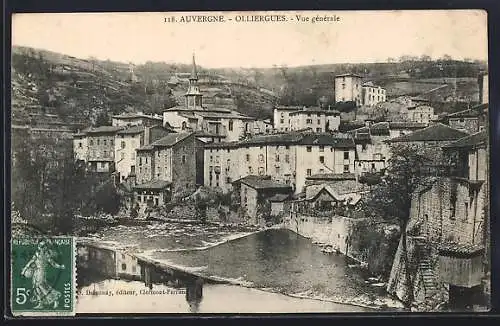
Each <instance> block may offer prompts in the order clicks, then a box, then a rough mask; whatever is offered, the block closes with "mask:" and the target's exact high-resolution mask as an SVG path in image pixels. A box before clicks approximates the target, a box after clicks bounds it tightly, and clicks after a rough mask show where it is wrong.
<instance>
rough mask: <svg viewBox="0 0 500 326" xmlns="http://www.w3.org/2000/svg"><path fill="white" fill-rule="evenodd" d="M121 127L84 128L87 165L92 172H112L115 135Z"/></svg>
mask: <svg viewBox="0 0 500 326" xmlns="http://www.w3.org/2000/svg"><path fill="white" fill-rule="evenodd" d="M121 129H122V127H116V126H101V127H97V128H88V129H86V130H84V132H85V134H86V135H87V144H88V151H87V159H86V162H88V167H89V170H90V171H93V172H114V170H115V166H114V165H115V164H114V161H115V145H114V143H115V136H116V133H117V132H118V131H119V130H121Z"/></svg>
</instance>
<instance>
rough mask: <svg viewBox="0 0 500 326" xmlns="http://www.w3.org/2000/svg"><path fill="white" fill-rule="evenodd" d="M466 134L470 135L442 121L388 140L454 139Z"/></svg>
mask: <svg viewBox="0 0 500 326" xmlns="http://www.w3.org/2000/svg"><path fill="white" fill-rule="evenodd" d="M466 136H468V134H467V133H465V132H462V131H460V130H457V129H453V128H451V127H449V126H447V125H444V124H442V123H436V124H434V125H432V126H429V127H427V128H424V129H422V130H417V131H415V132H412V133H410V134H407V135H403V136H400V137H396V138H393V139H388V140H386V142H422V141H453V140H457V139H460V138H463V137H466Z"/></svg>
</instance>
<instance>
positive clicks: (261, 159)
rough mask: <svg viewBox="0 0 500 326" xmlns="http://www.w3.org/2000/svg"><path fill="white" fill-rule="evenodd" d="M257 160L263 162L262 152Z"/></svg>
mask: <svg viewBox="0 0 500 326" xmlns="http://www.w3.org/2000/svg"><path fill="white" fill-rule="evenodd" d="M259 162H260V163H264V154H259Z"/></svg>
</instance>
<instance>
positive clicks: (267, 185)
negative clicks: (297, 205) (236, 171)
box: [233, 175, 293, 225]
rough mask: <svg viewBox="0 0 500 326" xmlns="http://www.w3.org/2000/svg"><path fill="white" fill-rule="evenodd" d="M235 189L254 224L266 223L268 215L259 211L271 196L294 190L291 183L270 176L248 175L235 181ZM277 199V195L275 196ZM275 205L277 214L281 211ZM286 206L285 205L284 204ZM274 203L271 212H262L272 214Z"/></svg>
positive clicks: (285, 193)
mask: <svg viewBox="0 0 500 326" xmlns="http://www.w3.org/2000/svg"><path fill="white" fill-rule="evenodd" d="M233 184H234V186H235V190H236V191H237V192H238V193H239V194H240V205H241V207H242V209H244V210H245V213H246V215H247V217H248V218H250V223H252V224H257V225H259V224H264V223H265V222H266V221H265V218H266V217H267V216H262V215H261V212H259V210H260V208H262V207H263V206H264V205H265V204H266V201H269V199H270V198H273V196H276V195H277V194H280V195H291V194H292V192H293V190H292V187H291V186H290V185H286V184H282V183H278V182H276V181H273V180H272V179H271V177H270V176H258V175H247V176H246V177H244V178H241V179H239V180H236V181H234V182H233ZM274 199H276V197H274ZM277 206H278V205H275V209H274V213H275V214H276V215H277V214H279V213H280V211H279V210H278V209H277V208H278V207H277ZM283 207H284V206H283ZM271 212H272V205H271V207H270V211H269V212H263V213H262V214H269V216H270V215H271Z"/></svg>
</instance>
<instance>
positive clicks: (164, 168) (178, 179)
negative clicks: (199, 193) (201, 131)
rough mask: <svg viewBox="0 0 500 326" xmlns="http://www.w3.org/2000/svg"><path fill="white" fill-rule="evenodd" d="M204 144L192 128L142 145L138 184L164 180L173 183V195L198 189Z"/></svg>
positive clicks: (200, 181) (171, 187) (137, 177)
mask: <svg viewBox="0 0 500 326" xmlns="http://www.w3.org/2000/svg"><path fill="white" fill-rule="evenodd" d="M203 146H204V143H203V142H202V141H200V140H199V139H198V138H197V136H196V133H194V132H189V133H171V134H168V135H166V136H165V137H162V138H160V139H158V140H156V141H154V142H152V143H151V144H147V145H145V146H143V147H141V148H139V149H138V150H137V158H136V166H137V168H136V186H137V187H139V188H140V187H142V185H144V184H149V183H151V182H156V181H164V182H168V183H169V184H170V189H171V193H172V196H174V195H176V194H178V193H181V192H189V191H193V192H194V191H195V190H196V188H197V185H200V184H202V183H203V166H204V164H203ZM139 188H137V189H139ZM143 188H144V187H143ZM143 188H140V189H143ZM139 199H140V198H139ZM139 203H140V204H145V203H144V202H141V201H139Z"/></svg>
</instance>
